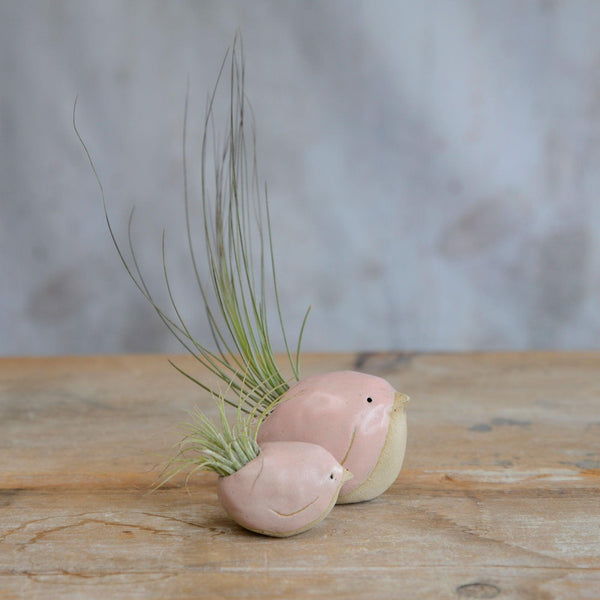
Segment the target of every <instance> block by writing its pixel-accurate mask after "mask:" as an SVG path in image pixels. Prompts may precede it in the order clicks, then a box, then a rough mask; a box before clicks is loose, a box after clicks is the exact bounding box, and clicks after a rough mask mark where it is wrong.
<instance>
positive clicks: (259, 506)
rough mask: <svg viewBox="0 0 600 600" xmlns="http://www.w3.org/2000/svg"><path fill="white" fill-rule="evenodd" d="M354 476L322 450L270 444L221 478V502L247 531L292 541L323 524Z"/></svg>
mask: <svg viewBox="0 0 600 600" xmlns="http://www.w3.org/2000/svg"><path fill="white" fill-rule="evenodd" d="M351 477H352V475H351V474H350V473H349V471H348V470H347V469H344V467H342V466H341V465H340V464H339V463H338V461H337V460H335V458H334V457H333V456H332V455H331V454H330V453H329V452H327V450H325V449H324V448H322V447H321V446H317V445H315V444H307V443H305V442H270V443H266V444H263V445H262V446H261V449H260V454H259V455H258V456H257V457H256V458H255V459H254V460H252V461H250V462H249V463H247V464H246V465H244V466H243V467H242V468H241V469H240V470H239V471H237V472H235V473H234V474H233V475H229V476H228V477H221V478H219V482H218V490H219V499H220V500H221V504H222V505H223V507H224V508H225V510H226V511H227V513H228V514H229V516H230V517H231V518H232V519H233V520H234V521H235V522H236V523H238V524H239V525H241V526H242V527H245V528H246V529H249V530H251V531H255V532H257V533H262V534H265V535H270V536H275V537H287V536H290V535H295V534H297V533H301V532H303V531H306V530H308V529H310V528H312V527H314V526H315V525H317V524H318V523H320V522H321V521H322V520H323V519H324V518H325V517H326V516H327V515H328V514H329V512H330V511H331V509H332V508H333V506H334V504H335V502H336V500H337V497H338V494H339V491H340V488H341V487H342V485H343V484H344V482H346V481H348V480H349V479H351Z"/></svg>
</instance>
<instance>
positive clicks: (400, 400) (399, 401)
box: [394, 392, 410, 408]
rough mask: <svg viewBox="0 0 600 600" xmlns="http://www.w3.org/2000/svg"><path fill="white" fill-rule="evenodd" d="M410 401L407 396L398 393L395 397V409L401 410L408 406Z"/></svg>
mask: <svg viewBox="0 0 600 600" xmlns="http://www.w3.org/2000/svg"><path fill="white" fill-rule="evenodd" d="M409 400H410V398H409V397H408V396H407V395H406V394H403V393H402V392H396V395H395V397H394V408H400V407H401V406H403V405H405V404H408V401H409Z"/></svg>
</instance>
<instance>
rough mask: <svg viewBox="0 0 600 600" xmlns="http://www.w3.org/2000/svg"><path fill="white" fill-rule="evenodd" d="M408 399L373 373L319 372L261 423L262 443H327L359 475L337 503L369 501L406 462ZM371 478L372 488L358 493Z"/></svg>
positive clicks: (302, 383) (329, 448) (326, 445)
mask: <svg viewBox="0 0 600 600" xmlns="http://www.w3.org/2000/svg"><path fill="white" fill-rule="evenodd" d="M407 401H408V396H405V395H404V394H399V393H398V392H396V391H395V390H394V388H393V387H392V386H391V385H390V384H389V383H388V382H387V381H386V380H385V379H382V378H381V377H376V376H374V375H366V374H364V373H357V372H355V371H336V372H333V373H326V374H323V375H315V376H312V377H308V378H306V379H304V380H302V381H300V382H298V383H297V384H295V385H294V386H292V387H291V388H290V389H289V390H288V391H287V392H286V394H285V396H284V399H283V401H282V403H281V404H280V405H279V406H277V408H275V410H274V411H273V412H272V413H271V414H270V415H269V416H268V417H267V418H266V419H265V421H264V422H263V424H262V425H261V427H260V429H259V432H258V441H259V444H261V443H264V442H268V441H282V440H289V441H291V440H297V441H303V442H310V443H313V444H318V445H320V446H323V447H324V448H326V449H327V450H328V451H329V452H331V454H333V456H334V457H335V458H336V459H337V460H338V461H339V462H340V464H342V465H343V466H344V467H346V468H347V469H348V470H349V471H350V472H351V473H352V474H353V475H354V477H353V479H352V480H350V481H349V482H348V483H346V484H344V487H343V488H342V490H341V492H340V497H339V500H338V501H339V502H359V501H362V500H369V499H371V498H374V497H375V496H377V495H379V494H380V493H382V492H383V491H385V489H387V488H388V487H389V486H390V485H391V484H392V483H393V482H394V480H395V479H396V477H397V476H398V473H399V471H400V468H401V466H402V462H403V460H404V451H405V447H406V410H405V406H404V405H405V404H406V402H407ZM384 448H385V452H384ZM380 458H383V459H382V460H380ZM376 471H377V472H376ZM367 481H369V484H368V485H367V486H366V487H367V488H369V489H363V490H360V491H358V488H359V487H361V486H362V485H363V484H365V483H366V482H367ZM371 488H372V489H371Z"/></svg>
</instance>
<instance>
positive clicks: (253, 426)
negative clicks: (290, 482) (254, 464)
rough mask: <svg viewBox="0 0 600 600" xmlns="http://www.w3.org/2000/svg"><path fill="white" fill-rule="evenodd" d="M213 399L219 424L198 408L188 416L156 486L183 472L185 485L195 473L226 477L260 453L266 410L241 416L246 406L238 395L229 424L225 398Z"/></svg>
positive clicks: (255, 410) (244, 399)
mask: <svg viewBox="0 0 600 600" xmlns="http://www.w3.org/2000/svg"><path fill="white" fill-rule="evenodd" d="M213 400H214V401H215V404H216V406H217V410H218V413H219V422H218V424H215V423H214V422H213V421H212V420H211V419H210V418H209V417H208V416H207V415H206V414H205V413H204V412H202V411H201V410H200V409H195V410H194V411H193V412H192V413H191V414H190V417H191V419H190V421H189V422H187V423H185V424H184V425H182V427H183V429H184V430H185V431H186V435H185V436H184V438H183V439H182V440H181V441H180V442H179V444H178V450H177V452H176V453H175V456H173V458H171V459H170V460H169V461H168V462H167V465H166V467H165V469H164V471H163V478H162V479H161V481H160V483H158V485H157V487H161V486H163V485H164V484H165V483H167V482H168V481H169V480H170V479H171V478H173V477H175V475H177V474H178V473H180V472H182V471H187V476H186V482H187V480H188V478H189V477H190V476H191V475H193V474H194V473H195V472H197V471H212V472H214V473H217V474H218V475H220V476H221V477H227V476H228V475H232V474H233V473H235V472H236V471H239V470H240V469H241V468H242V467H243V466H244V465H246V464H247V463H249V462H250V461H251V460H254V459H255V458H256V457H257V456H258V455H259V454H260V447H259V445H258V443H257V441H256V439H257V433H258V428H259V427H260V424H261V423H262V421H263V419H264V417H265V416H266V411H263V413H262V414H261V415H260V416H258V415H257V414H256V412H257V410H258V408H259V407H258V405H257V406H256V407H255V409H254V410H252V411H250V412H249V413H247V414H244V413H243V411H242V407H243V406H244V405H245V404H246V398H245V396H244V394H243V393H240V394H239V397H238V400H237V414H236V419H235V421H234V423H233V424H232V425H230V423H229V421H228V419H227V415H226V411H225V399H224V396H223V395H222V394H218V395H217V394H214V393H213ZM276 402H277V401H275V403H276Z"/></svg>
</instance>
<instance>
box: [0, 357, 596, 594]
mask: <svg viewBox="0 0 600 600" xmlns="http://www.w3.org/2000/svg"><path fill="white" fill-rule="evenodd" d="M176 360H177V362H178V363H179V364H181V365H182V366H184V367H187V368H190V369H195V366H194V363H193V362H192V360H191V359H190V358H189V357H177V358H176ZM303 367H304V369H303V370H304V374H306V375H308V374H312V373H316V372H320V371H328V370H333V369H340V368H357V369H360V370H363V371H366V372H370V373H375V374H380V375H382V376H384V377H386V378H388V379H389V380H390V381H391V382H392V383H393V384H394V385H395V387H397V388H398V389H400V390H402V391H404V392H406V393H408V394H409V395H410V396H411V403H410V405H409V443H408V449H407V457H406V462H405V468H404V469H403V471H402V473H401V474H400V477H399V478H398V480H397V481H396V483H395V484H394V485H393V486H392V488H391V489H390V490H388V492H386V493H385V494H384V495H382V496H380V497H379V498H378V499H376V500H374V501H372V502H368V503H364V504H359V505H346V506H338V507H336V508H335V509H334V511H333V512H332V513H331V514H330V515H329V517H328V518H327V519H326V520H325V521H323V523H322V524H321V525H319V526H318V527H317V528H315V529H313V530H311V531H309V532H307V533H304V534H301V535H299V536H296V537H293V538H289V539H271V538H266V537H262V536H259V535H255V534H251V533H249V532H246V531H244V530H243V529H241V528H239V527H237V526H236V525H235V524H234V523H232V522H231V521H230V520H229V519H228V518H227V516H226V515H225V513H224V512H223V510H222V509H221V507H220V506H219V504H218V502H217V498H216V486H215V477H214V476H211V475H210V474H203V475H200V476H198V477H195V478H194V479H193V480H192V481H190V484H189V486H188V488H187V489H186V488H185V486H183V482H182V478H179V479H177V480H176V481H174V482H172V484H170V485H169V486H168V487H166V488H165V489H161V490H159V491H157V492H155V493H148V489H149V487H150V486H151V485H152V483H153V482H154V481H155V478H156V477H157V475H158V473H159V470H160V465H161V463H162V460H163V458H164V457H165V456H166V455H168V453H169V449H170V446H171V445H172V444H173V443H174V442H175V441H176V440H177V439H178V438H179V435H180V433H179V430H178V428H177V424H178V423H179V422H181V421H183V420H185V419H186V411H188V410H190V409H192V408H193V407H194V406H195V405H201V406H202V407H204V408H205V409H207V410H209V411H211V410H212V408H211V407H210V401H209V399H208V398H207V396H206V394H204V393H202V392H201V391H200V390H199V389H197V387H196V386H194V385H193V384H192V383H190V382H189V381H187V380H185V379H184V378H183V377H181V376H180V375H179V374H177V373H176V372H175V371H174V369H173V368H172V367H171V366H170V365H169V364H168V362H167V357H164V356H106V357H77V358H74V357H57V358H14V359H12V358H11V359H8V358H7V359H2V360H0V598H2V599H12V598H92V599H94V598H102V599H105V598H308V597H316V598H405V597H406V598H494V597H497V598H524V599H540V600H541V599H548V598H564V599H573V598H595V599H597V598H600V353H594V352H590V353H551V352H547V353H495V354H446V355H444V354H438V355H427V354H425V355H415V354H361V355H349V354H347V355H314V354H312V355H307V356H306V357H305V358H304V364H303ZM197 373H198V374H199V375H200V376H202V372H201V371H197Z"/></svg>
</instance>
